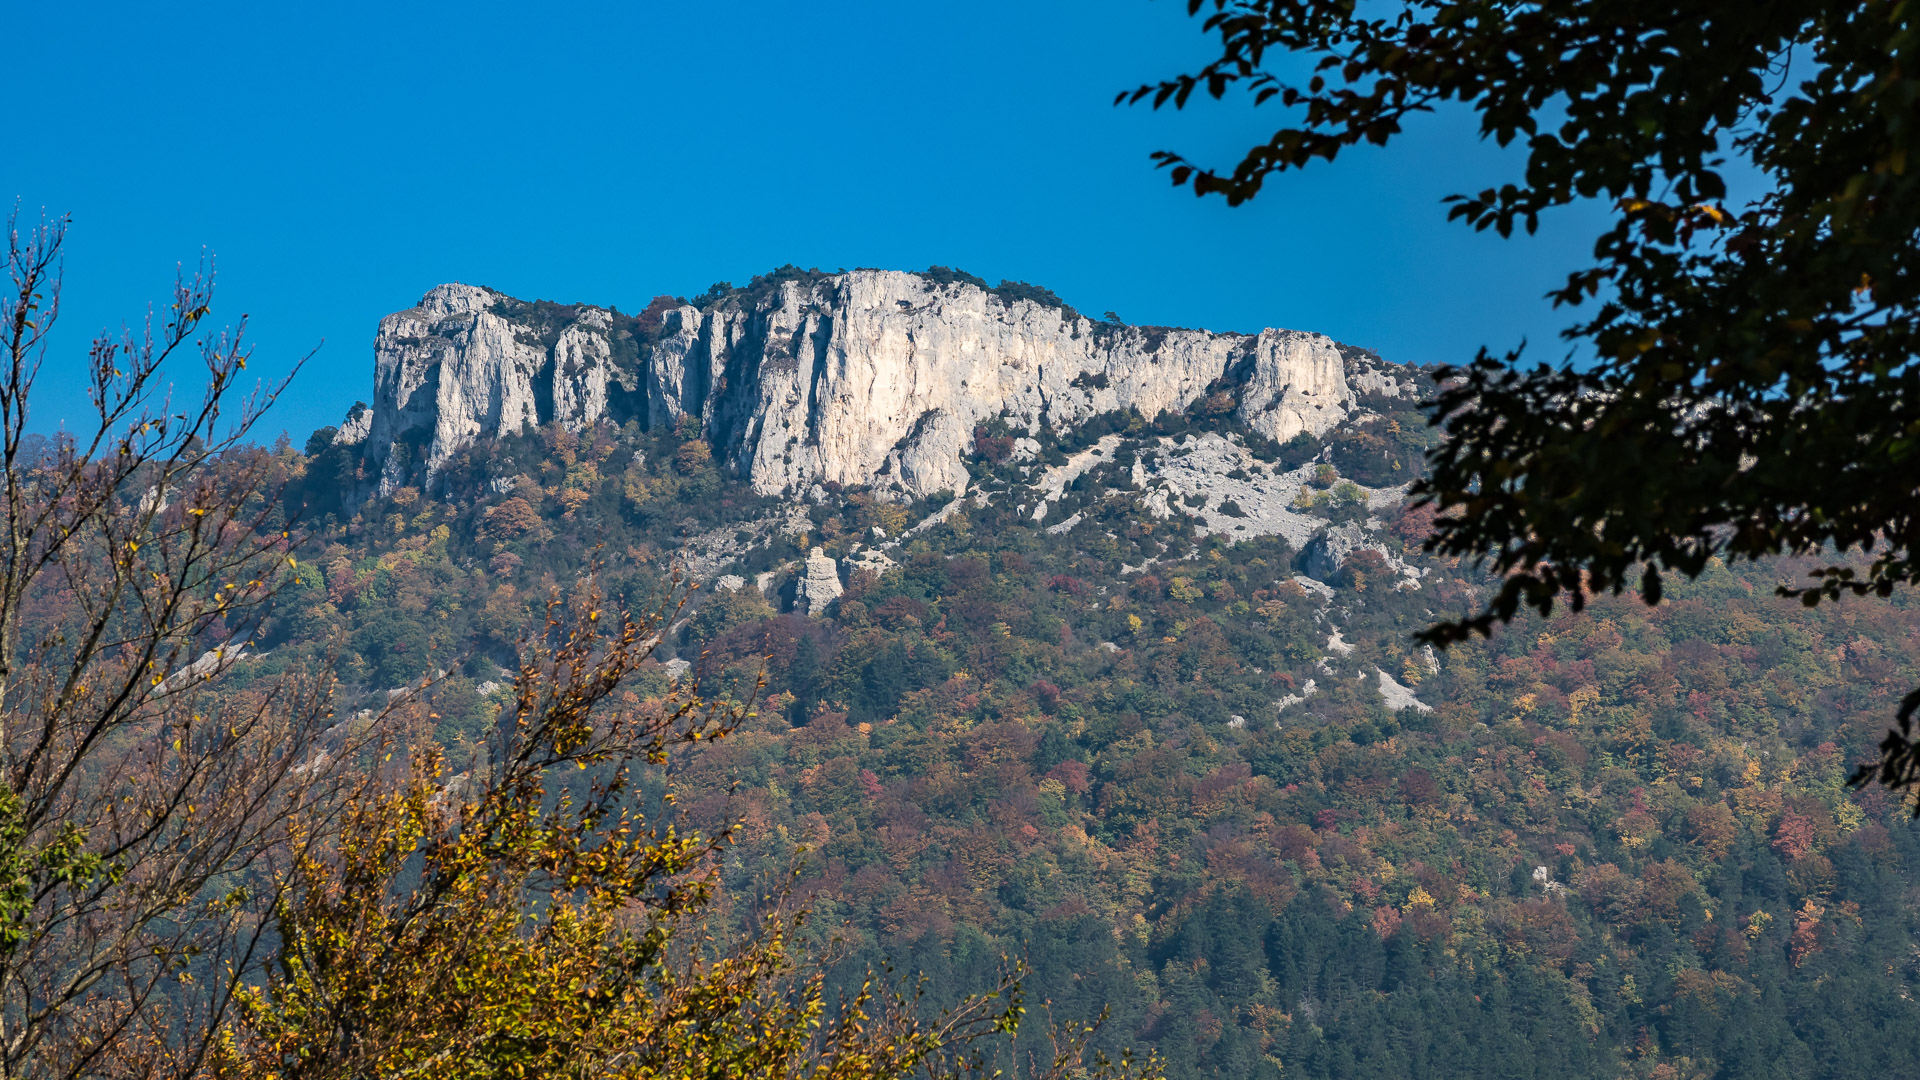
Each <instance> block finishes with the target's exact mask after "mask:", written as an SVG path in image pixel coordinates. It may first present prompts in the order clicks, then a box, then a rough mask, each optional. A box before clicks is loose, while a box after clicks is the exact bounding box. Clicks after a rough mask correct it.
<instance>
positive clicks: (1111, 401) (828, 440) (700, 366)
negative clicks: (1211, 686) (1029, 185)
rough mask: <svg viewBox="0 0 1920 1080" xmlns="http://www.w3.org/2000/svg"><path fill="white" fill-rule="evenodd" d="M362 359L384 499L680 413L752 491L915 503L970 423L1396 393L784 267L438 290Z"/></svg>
mask: <svg viewBox="0 0 1920 1080" xmlns="http://www.w3.org/2000/svg"><path fill="white" fill-rule="evenodd" d="M374 354H375V360H374V382H375V387H374V400H373V405H372V408H371V410H370V411H367V412H364V413H357V414H356V415H355V416H354V417H350V418H349V421H348V423H347V424H346V425H345V426H344V427H343V429H342V431H341V434H340V435H339V436H338V437H337V438H338V439H339V440H340V441H342V442H345V443H358V442H364V444H365V445H364V459H365V461H366V463H367V465H368V472H367V475H369V476H370V477H377V485H378V490H379V492H380V493H381V494H385V493H388V492H391V491H393V490H396V489H397V488H399V487H401V486H405V485H420V486H422V487H427V488H430V487H431V486H432V480H433V479H434V477H435V476H436V474H437V472H438V470H439V469H440V468H441V466H442V465H443V464H445V463H446V461H447V460H448V458H449V457H450V456H451V455H453V454H455V453H456V452H458V451H459V450H460V449H461V448H463V447H465V446H467V445H469V444H471V443H472V442H474V441H475V440H477V439H484V438H492V437H500V436H505V435H511V434H515V433H517V432H520V431H523V430H526V429H529V428H532V427H536V426H538V425H540V424H544V423H549V422H555V421H557V422H559V423H560V424H562V425H564V426H567V427H569V428H573V429H575V430H579V429H582V428H584V427H586V426H588V425H591V424H594V423H596V422H598V421H601V420H603V419H605V420H611V421H613V422H615V423H625V422H627V421H629V420H632V421H637V422H638V423H640V424H641V425H642V426H643V427H645V428H649V429H651V428H653V427H655V426H658V425H662V424H680V423H682V422H683V420H684V419H685V418H695V419H697V421H698V424H699V431H700V433H701V434H702V436H703V437H704V439H705V441H706V442H707V443H708V444H709V445H710V446H711V447H712V451H713V453H714V454H715V456H716V457H717V458H718V459H719V461H720V462H721V463H722V464H723V465H725V466H726V467H728V468H729V469H731V470H732V471H733V472H735V473H736V474H737V475H739V476H740V477H742V478H743V479H746V480H748V481H749V482H750V483H751V484H752V486H753V488H754V489H755V490H756V491H757V492H759V493H761V494H763V495H775V496H777V495H796V494H802V493H804V492H806V491H807V490H809V489H810V488H811V487H813V486H814V485H818V484H824V483H834V484H840V485H847V486H862V487H866V486H871V487H872V488H874V489H875V490H876V492H879V493H882V494H890V495H893V496H897V497H905V498H920V497H925V496H928V495H931V494H933V493H936V492H940V491H959V490H964V488H965V487H966V485H967V480H968V470H967V467H966V458H967V455H968V453H969V452H971V451H972V449H973V447H974V438H975V433H976V428H977V427H978V426H979V425H982V424H987V423H1003V424H1004V426H1005V427H1006V429H1007V430H1008V431H1009V432H1010V433H1011V434H1012V435H1014V436H1019V435H1021V434H1023V433H1024V434H1039V433H1041V432H1045V431H1064V430H1070V429H1073V428H1076V427H1078V426H1080V425H1083V424H1085V423H1087V422H1088V421H1090V420H1092V419H1094V418H1096V417H1099V416H1101V415H1103V414H1110V413H1116V412H1131V413H1136V414H1138V415H1140V416H1143V417H1149V418H1151V417H1154V416H1157V415H1160V414H1162V413H1167V412H1180V411H1182V410H1185V409H1187V408H1189V407H1190V406H1193V405H1195V404H1196V403H1199V402H1203V401H1204V402H1206V403H1207V404H1208V406H1209V408H1211V409H1213V410H1214V411H1217V412H1223V413H1227V412H1230V413H1231V414H1232V416H1233V417H1234V418H1235V419H1236V420H1237V421H1238V422H1239V423H1240V424H1242V425H1243V426H1244V427H1245V428H1246V429H1247V430H1248V431H1249V432H1250V433H1253V434H1256V435H1259V436H1264V437H1266V438H1268V439H1272V440H1274V441H1275V442H1285V441H1287V440H1289V439H1292V438H1294V437H1296V436H1299V435H1302V434H1306V435H1311V436H1319V435H1322V434H1324V433H1325V432H1327V431H1328V430H1329V429H1331V428H1333V427H1334V426H1336V425H1338V424H1339V423H1340V422H1341V421H1343V420H1345V419H1346V418H1347V417H1348V416H1349V415H1350V414H1351V413H1352V412H1353V411H1354V410H1355V408H1356V402H1357V399H1358V398H1359V397H1360V396H1362V395H1365V394H1377V395H1384V396H1389V397H1395V396H1401V395H1402V394H1403V393H1411V392H1412V388H1413V380H1412V379H1411V378H1410V377H1408V373H1407V372H1405V371H1404V370H1403V369H1398V368H1395V367H1393V366H1391V365H1385V364H1382V363H1379V362H1378V361H1377V360H1375V359H1374V358H1372V357H1371V356H1370V355H1367V354H1363V353H1360V352H1359V351H1358V350H1349V349H1344V348H1343V347H1341V346H1339V345H1338V344H1337V343H1335V342H1334V341H1333V340H1332V339H1330V338H1328V337H1326V336H1324V335H1321V334H1312V333H1303V332H1299V331H1293V330H1263V331H1261V332H1260V333H1258V334H1251V335H1249V334H1239V333H1212V332H1209V331H1205V330H1185V329H1172V328H1167V327H1154V326H1128V325H1123V324H1120V323H1117V322H1113V321H1096V320H1092V319H1088V318H1086V317H1084V316H1082V315H1080V314H1079V313H1078V312H1076V311H1074V310H1073V309H1072V308H1070V307H1068V306H1066V305H1065V304H1063V303H1061V302H1060V301H1059V300H1058V298H1057V297H1055V296H1054V295H1053V294H1052V293H1050V292H1048V291H1047V290H1045V289H1038V288H1035V287H1033V286H1027V285H1019V284H1016V283H1002V285H1001V286H1000V287H999V288H992V287H989V286H987V284H986V282H984V281H982V280H980V279H978V278H974V277H972V276H971V275H966V274H962V273H958V272H955V271H948V270H944V269H943V268H936V269H934V270H931V271H928V272H925V273H902V272H898V271H888V270H854V271H850V272H844V273H835V274H826V273H819V272H808V271H794V270H791V269H788V270H783V271H777V272H775V273H773V274H768V275H765V276H763V277H759V278H756V279H755V280H754V282H753V283H752V284H751V285H749V286H747V287H745V288H740V289H732V288H726V289H716V290H714V291H711V292H710V293H709V294H708V295H706V296H703V297H701V298H700V300H699V301H696V302H687V301H682V300H674V299H671V298H666V297H662V298H660V299H659V300H656V301H655V302H654V303H653V304H652V305H650V306H649V307H648V308H647V309H646V310H645V311H644V312H642V313H641V314H639V315H623V314H621V313H620V312H618V311H617V310H612V309H605V308H598V307H591V306H586V305H562V304H553V303H547V302H544V301H542V302H531V303H530V302H526V301H521V300H516V299H514V298H512V297H508V296H505V295H503V294H501V293H498V292H495V291H493V290H491V289H486V288H480V287H476V286H472V285H460V284H447V285H441V286H438V287H436V288H434V289H433V290H432V291H430V292H428V293H427V295H426V296H425V297H423V298H422V299H421V301H420V303H419V304H417V305H416V306H414V307H412V308H409V309H408V310H406V311H401V312H397V313H395V314H393V315H389V316H387V317H386V318H385V319H383V320H381V323H380V329H379V333H378V335H377V336H376V338H375V341H374Z"/></svg>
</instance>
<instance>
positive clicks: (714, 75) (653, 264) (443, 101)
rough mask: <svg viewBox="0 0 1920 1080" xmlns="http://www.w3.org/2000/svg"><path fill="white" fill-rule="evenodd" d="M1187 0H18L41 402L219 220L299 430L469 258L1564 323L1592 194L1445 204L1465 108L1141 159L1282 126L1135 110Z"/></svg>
mask: <svg viewBox="0 0 1920 1080" xmlns="http://www.w3.org/2000/svg"><path fill="white" fill-rule="evenodd" d="M1184 11H1185V5H1184V4H1183V3H1179V2H1177V0H974V2H972V3H968V4H901V3H897V2H892V3H878V2H864V0H863V2H836V0H822V2H818V3H813V4H794V3H764V2H759V0H750V2H736V3H729V4H725V5H721V4H715V3H675V4H667V3H649V2H637V3H629V4H573V5H567V4H541V5H534V4H516V5H504V4H494V3H485V2H473V3H464V4H457V5H456V4H434V5H430V4H394V3H385V4H355V3H344V2H336V3H332V4H325V5H319V4H315V5H283V4H245V5H242V4H188V5H152V4H138V5H136V4H104V3H87V2H83V0H65V2H61V3H40V4H38V5H35V6H29V5H22V6H21V7H20V8H19V9H17V10H16V11H15V12H14V13H13V15H12V16H11V17H10V19H9V21H10V23H11V24H12V28H13V30H14V34H13V35H12V40H11V41H10V42H9V44H8V53H9V58H8V60H9V68H10V74H11V76H12V77H11V79H10V80H9V81H10V83H11V85H12V86H13V87H14V91H15V102H16V107H15V109H14V110H12V113H13V116H14V117H15V121H14V126H13V130H14V132H15V133H14V135H13V136H11V137H10V140H9V145H8V146H7V149H6V153H4V154H0V195H4V196H7V197H9V198H16V199H18V200H19V202H20V204H21V206H22V208H23V211H24V212H25V215H26V216H32V215H35V214H37V213H38V211H39V209H40V208H42V207H44V208H46V209H47V210H48V211H50V212H53V213H70V214H72V215H73V228H72V232H71V234H70V241H69V248H68V260H67V278H66V309H65V313H64V316H63V319H62V324H61V325H62V327H63V328H64V334H63V337H62V339H61V341H60V348H59V349H57V350H56V352H55V355H54V357H53V358H52V360H51V362H50V364H49V370H48V375H47V382H46V385H45V386H44V387H43V391H42V393H41V395H40V397H39V398H38V400H37V401H36V404H37V406H38V408H37V410H36V414H35V422H36V426H40V427H47V428H51V427H53V426H55V425H56V424H58V423H61V422H63V421H64V422H67V423H69V424H71V423H76V422H79V421H82V420H84V415H83V409H84V401H83V399H82V398H81V397H80V396H79V394H78V392H77V387H78V383H77V381H76V376H77V374H78V372H79V370H80V361H81V360H82V359H83V358H84V355H85V339H86V338H88V337H90V336H91V335H92V334H93V333H95V332H97V331H98V330H100V329H102V328H104V327H107V326H110V325H117V324H118V323H119V322H121V321H122V320H130V319H135V318H137V317H138V315H139V312H140V311H141V310H142V305H144V304H145V303H146V302H147V301H148V300H155V301H158V300H162V299H164V297H165V295H166V289H167V288H168V286H169V284H170V281H171V275H172V273H173V267H174V265H175V264H176V263H177V262H180V261H182V260H186V261H189V262H191V261H192V260H194V259H195V258H197V257H198V254H199V252H200V251H201V250H202V249H203V248H205V249H206V250H208V251H210V252H212V253H213V254H214V255H215V257H216V259H217V263H218V267H219V273H220V281H221V290H220V293H219V295H218V297H217V300H216V305H215V315H216V317H217V318H218V319H220V320H222V321H230V320H232V319H234V318H237V317H238V316H239V315H240V314H241V313H243V312H244V313H247V314H248V315H250V316H251V334H252V336H253V338H254V340H255V341H256V342H257V343H258V346H259V350H260V351H259V353H258V357H259V361H260V362H259V363H258V364H257V365H256V367H257V368H258V369H260V370H262V371H265V372H268V373H272V372H276V371H281V370H284V368H285V366H286V364H287V363H288V362H289V361H290V360H292V359H293V358H294V357H297V356H298V355H300V354H302V353H305V352H306V351H307V350H308V349H309V348H311V347H313V346H315V345H320V344H321V343H322V342H323V341H324V345H323V346H322V347H321V349H320V351H319V353H318V355H317V356H316V357H315V358H314V360H313V361H312V362H311V363H310V365H309V366H308V368H307V370H306V372H305V374H304V375H303V376H302V378H301V379H300V381H299V382H298V383H297V384H296V386H295V389H294V391H293V393H292V394H291V395H290V397H289V398H288V399H287V400H285V401H284V402H283V404H282V405H281V407H280V408H279V409H278V410H277V412H276V414H275V416H274V418H273V420H272V424H271V426H272V428H273V429H274V430H276V431H277V430H279V429H285V430H287V431H289V432H291V433H292V434H293V436H294V438H295V441H296V442H299V441H300V440H301V439H303V438H304V436H305V435H306V433H307V432H308V431H310V430H312V429H313V428H315V427H318V426H320V425H322V424H327V423H335V422H337V421H338V418H339V416H340V415H341V413H342V412H343V411H344V410H345V409H346V408H347V407H348V406H349V405H350V404H351V403H352V402H353V401H355V400H356V399H364V398H367V397H368V396H369V393H370V390H371V385H372V363H373V354H372V347H371V344H372V339H373V333H374V328H375V324H376V323H377V321H378V320H379V318H380V316H381V315H383V314H385V313H387V312H389V311H394V310H398V309H401V308H405V307H409V306H411V305H412V304H413V303H414V301H415V300H417V299H418V298H419V296H420V295H421V293H423V292H424V291H425V290H426V289H428V288H429V287H431V286H432V285H434V284H436V283H438V282H442V281H466V282H473V283H477V284H484V285H490V286H493V287H495V288H498V289H501V290H504V291H506V292H509V293H512V294H514V295H517V296H520V297H524V298H529V299H531V298H540V299H550V300H561V301H585V302H591V303H597V304H617V305H619V306H620V307H621V308H622V309H624V310H637V309H638V308H640V307H641V306H643V305H644V304H645V303H646V301H647V299H648V298H649V297H651V296H653V295H654V294H656V293H676V294H680V295H692V294H694V293H697V292H699V291H700V290H702V289H703V288H705V287H706V286H707V285H709V284H711V283H712V282H714V281H716V280H722V279H725V280H731V281H733V282H736V283H743V282H745V281H746V280H747V279H748V278H749V277H751V276H752V275H754V274H755V273H759V272H763V271H765V270H767V269H769V268H771V267H774V266H776V265H779V264H782V263H789V262H791V263H797V264H799V265H801V266H819V267H822V268H827V269H833V268H838V267H855V266H879V267H889V268H898V269H919V268H923V267H925V266H927V265H929V264H933V263H939V264H945V265H950V266H957V267H960V268H963V269H965V270H968V271H971V272H973V273H975V274H979V275H981V276H983V277H986V278H989V279H992V280H998V279H1000V278H1003V277H1005V278H1015V279H1021V280H1026V281H1031V282H1035V283H1037V284H1042V285H1046V286H1048V287H1050V288H1052V289H1053V290H1055V291H1056V292H1058V293H1059V294H1060V295H1061V296H1062V297H1063V298H1065V299H1066V300H1067V301H1068V302H1070V303H1072V304H1074V305H1075V306H1077V307H1079V308H1080V309H1081V310H1083V311H1086V312H1088V313H1090V314H1098V313H1099V312H1102V311H1106V310H1109V309H1111V310H1114V311H1116V312H1118V313H1119V314H1120V315H1121V316H1122V317H1123V318H1125V319H1126V320H1127V321H1129V322H1144V323H1161V324H1170V325H1180V326H1203V327H1208V328H1213V329H1241V330H1248V329H1257V328H1259V327H1262V326H1285V327H1293V328H1297V329H1305V330H1317V331H1323V332H1325V333H1328V334H1332V335H1333V336H1335V337H1337V338H1339V339H1341V340H1343V341H1347V342H1350V343H1353V344H1358V345H1364V346H1369V347H1372V348H1375V349H1378V350H1379V351H1380V352H1382V353H1383V354H1385V355H1386V356H1387V357H1388V358H1390V359H1395V360H1401V361H1410V362H1418V363H1433V362H1440V361H1448V360H1455V361H1457V360H1464V359H1466V358H1468V357H1470V356H1471V355H1472V354H1473V352H1474V350H1475V349H1476V348H1477V347H1478V346H1480V345H1482V344H1486V345H1489V346H1493V347H1498V348H1506V347H1510V346H1512V345H1513V344H1515V343H1517V342H1518V341H1519V340H1520V339H1521V338H1522V337H1528V338H1530V339H1531V340H1532V342H1533V343H1534V347H1535V349H1536V350H1537V355H1539V356H1540V357H1542V358H1546V357H1548V356H1558V355H1560V354H1561V353H1562V352H1563V351H1564V350H1563V348H1562V347H1561V345H1560V343H1559V342H1558V341H1557V339H1556V338H1555V337H1554V335H1555V332H1556V331H1557V330H1558V329H1559V328H1560V327H1561V326H1562V325H1563V324H1564V322H1565V321H1566V320H1565V317H1564V313H1555V312H1553V311H1552V310H1551V309H1549V308H1548V306H1547V305H1546V303H1545V302H1544V301H1543V300H1541V299H1540V297H1541V294H1542V293H1544V292H1545V290H1546V289H1547V288H1549V287H1550V286H1552V285H1553V284H1554V283H1555V282H1556V281H1557V280H1558V278H1559V276H1560V275H1561V274H1562V273H1563V272H1564V271H1565V270H1566V269H1569V268H1571V267H1572V266H1574V265H1575V264H1577V263H1578V262H1579V261H1580V260H1581V259H1582V257H1583V256H1584V255H1585V253H1586V250H1587V246H1588V243H1589V240H1588V239H1586V237H1587V236H1590V232H1589V231H1588V228H1585V227H1582V226H1583V225H1587V226H1590V223H1591V220H1592V218H1591V216H1590V215H1589V216H1587V218H1586V220H1585V222H1583V221H1581V220H1578V219H1575V218H1563V219H1560V220H1549V221H1548V222H1547V223H1546V227H1545V228H1543V230H1542V233H1541V235H1540V236H1539V237H1536V238H1531V239H1526V240H1521V239H1516V240H1512V241H1501V240H1499V239H1497V238H1495V237H1492V236H1490V235H1476V234H1474V233H1472V232H1470V231H1469V230H1467V229H1465V228H1462V227H1460V226H1458V225H1449V224H1447V223H1446V222H1445V220H1444V219H1445V214H1444V211H1443V209H1442V207H1441V204H1440V199H1441V197H1442V196H1444V195H1446V194H1449V193H1451V192H1454V191H1458V190H1464V189H1469V188H1471V189H1476V190H1477V189H1478V188H1480V187H1483V186H1486V185H1487V184H1489V183H1495V182H1500V181H1503V180H1505V179H1507V178H1508V176H1509V173H1510V171H1511V170H1512V168H1513V167H1514V162H1513V159H1512V158H1511V156H1508V155H1502V154H1501V153H1499V152H1497V151H1495V150H1494V149H1492V148H1491V147H1490V146H1488V145H1485V144H1482V143H1480V142H1479V141H1478V140H1477V138H1476V137H1475V134H1474V131H1473V128H1472V124H1471V121H1470V119H1468V118H1466V117H1464V116H1459V115H1455V116H1442V117H1433V118H1429V119H1428V122H1426V123H1423V124H1420V125H1418V127H1417V130H1415V131H1414V132H1413V133H1412V134H1411V135H1410V137H1408V138H1407V139H1406V140H1405V141H1404V143H1403V144H1401V145H1398V146H1397V147H1396V148H1394V149H1393V150H1392V151H1391V152H1388V153H1385V154H1382V153H1378V152H1363V153H1358V154H1355V155H1354V156H1353V157H1352V158H1351V159H1350V160H1343V161H1341V162H1340V163H1338V164H1336V165H1334V166H1332V167H1329V168H1324V169H1320V170H1317V171H1309V172H1308V173H1306V174H1300V175H1292V176H1287V177H1283V178H1281V179H1279V180H1278V181H1277V182H1274V183H1271V184H1270V185H1269V186H1268V188H1267V190H1266V192H1265V194H1263V196H1262V197H1261V198H1260V199H1259V200H1256V201H1255V202H1254V203H1252V204H1250V205H1248V206H1245V207H1240V208H1231V209H1230V208H1228V207H1227V206H1226V205H1225V204H1224V203H1222V202H1220V201H1218V200H1207V201H1200V200H1196V199H1194V198H1193V197H1192V195H1191V194H1189V193H1188V192H1187V191H1185V190H1184V189H1180V190H1176V189H1173V188H1171V187H1169V186H1168V184H1167V182H1166V179H1165V177H1164V175H1163V174H1161V173H1158V172H1156V171H1155V170H1153V169H1152V168H1151V165H1150V162H1149V161H1148V158H1147V155H1148V154H1149V153H1150V152H1151V151H1153V150H1155V149H1159V148H1162V147H1170V148H1176V149H1179V150H1181V151H1183V152H1185V153H1187V154H1188V155H1189V156H1191V157H1195V158H1198V159H1200V160H1203V161H1217V162H1221V163H1226V162H1228V160H1229V157H1228V155H1229V154H1231V153H1232V152H1234V151H1236V150H1238V149H1240V148H1243V147H1244V146H1246V145H1248V144H1249V143H1251V142H1252V141H1254V140H1255V139H1257V138H1259V137H1261V136H1262V135H1264V133H1265V132H1266V130H1267V129H1268V126H1269V125H1268V121H1267V119H1265V116H1266V114H1267V113H1268V112H1269V110H1264V109H1263V110H1252V109H1249V108H1247V107H1245V106H1243V105H1238V104H1235V105H1231V106H1220V105H1215V104H1213V103H1210V102H1209V103H1206V104H1202V105H1199V106H1190V107H1189V108H1188V110H1187V111H1186V112H1184V113H1175V112H1171V111H1165V112H1161V113H1157V114H1156V113H1153V112H1151V111H1149V110H1147V109H1145V108H1119V109H1116V108H1114V107H1113V106H1112V105H1111V101H1112V97H1113V94H1114V92H1115V91H1116V90H1119V89H1121V88H1123V87H1130V86H1132V85H1134V84H1136V83H1138V82H1140V81H1142V80H1145V79H1149V78H1152V77H1156V76H1159V75H1162V74H1169V73H1172V72H1174V71H1176V70H1179V69H1182V68H1183V67H1184V68H1191V67H1193V66H1197V64H1198V63H1199V62H1201V61H1203V60H1204V59H1205V58H1206V56H1207V46H1208V41H1207V40H1206V39H1204V38H1202V37H1201V36H1200V34H1199V32H1198V24H1197V23H1195V22H1192V21H1189V20H1188V19H1187V18H1186V17H1185V14H1184ZM23 99H24V107H22V104H21V103H22V101H23ZM1272 115H1273V116H1276V117H1277V115H1278V113H1277V112H1275V113H1273V114H1272ZM184 374H185V373H183V377H184ZM270 434H271V433H269V435H270Z"/></svg>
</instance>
